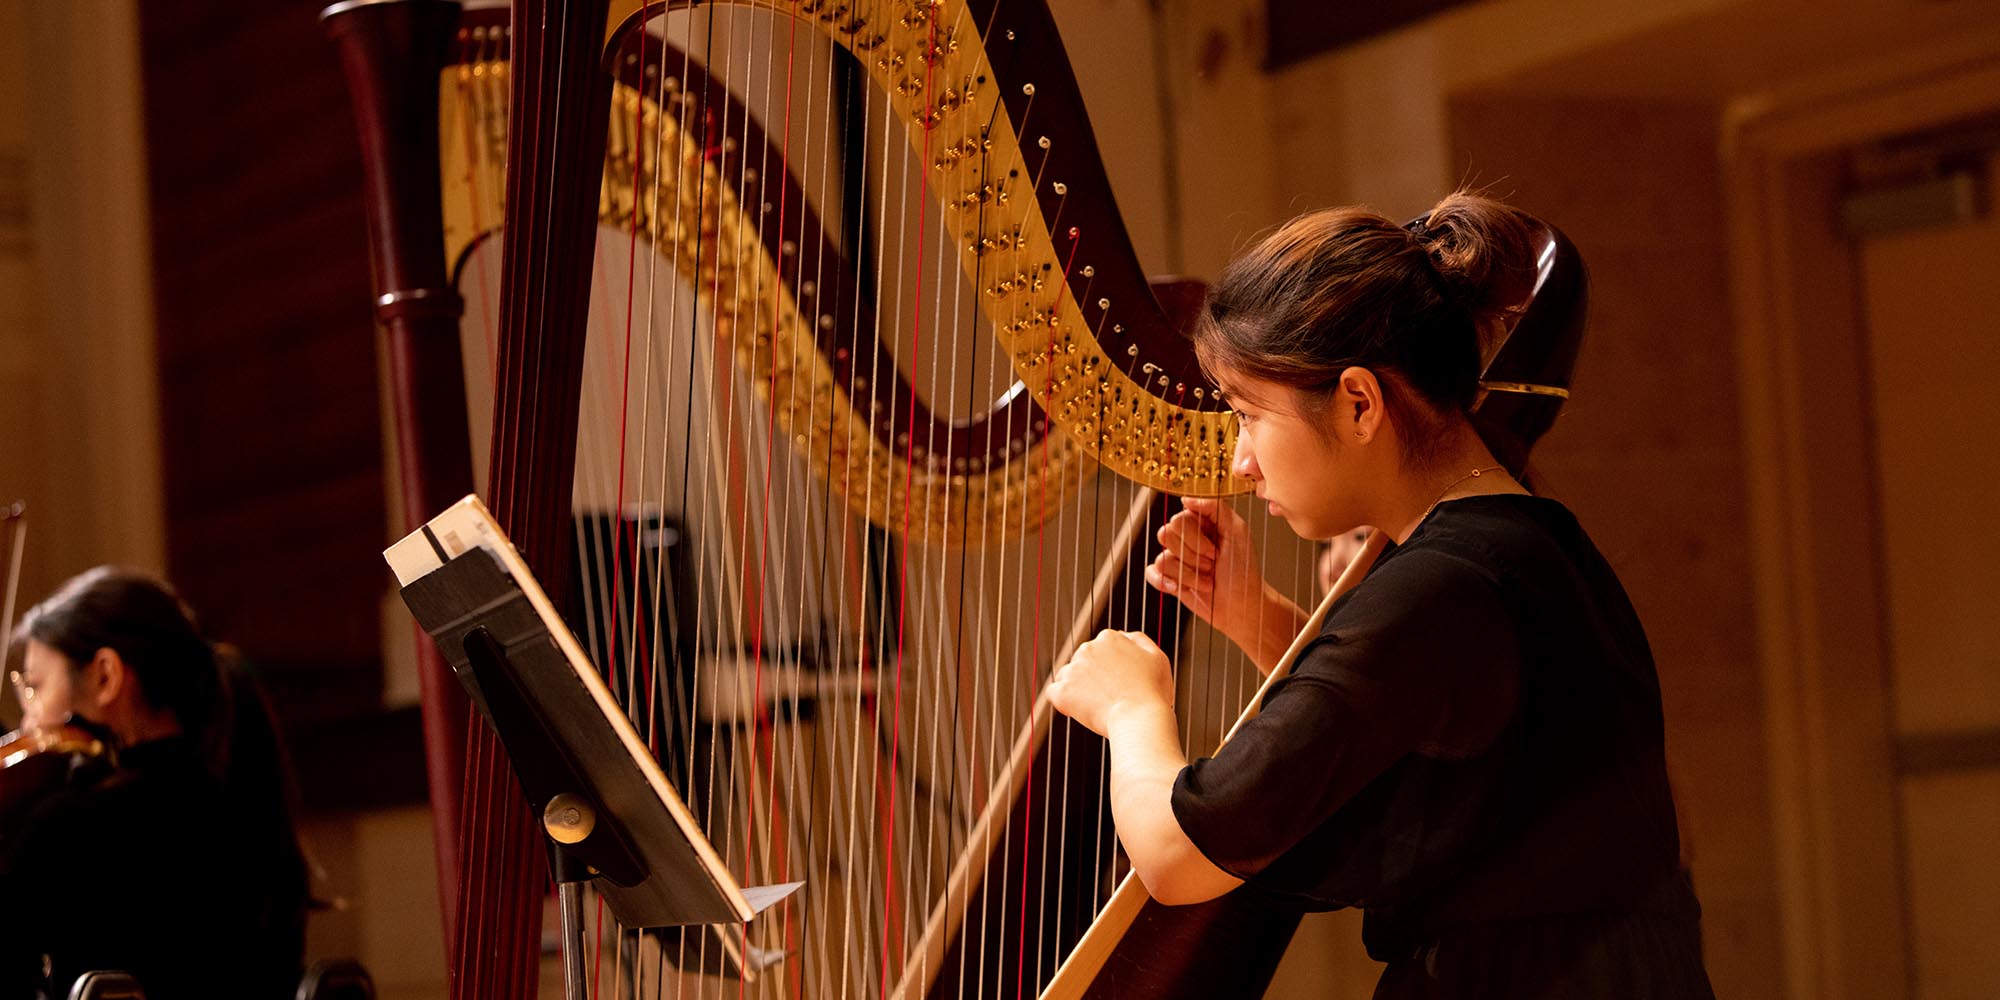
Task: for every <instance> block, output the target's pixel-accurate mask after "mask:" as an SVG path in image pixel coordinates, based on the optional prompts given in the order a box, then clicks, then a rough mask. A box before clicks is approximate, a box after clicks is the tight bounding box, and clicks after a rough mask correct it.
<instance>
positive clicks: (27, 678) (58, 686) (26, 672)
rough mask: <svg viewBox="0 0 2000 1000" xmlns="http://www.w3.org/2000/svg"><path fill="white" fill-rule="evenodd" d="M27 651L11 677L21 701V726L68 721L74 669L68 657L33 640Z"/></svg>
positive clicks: (47, 726)
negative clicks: (19, 666)
mask: <svg viewBox="0 0 2000 1000" xmlns="http://www.w3.org/2000/svg"><path fill="white" fill-rule="evenodd" d="M25 653H26V655H25V656H23V657H22V660H21V669H19V670H16V671H14V673H13V674H12V676H11V678H10V679H11V680H12V681H13V682H14V696H15V697H16V698H19V699H20V701H21V728H23V729H53V728H55V727H57V726H60V725H62V724H63V723H65V722H67V721H68V720H69V714H70V710H71V709H70V703H71V685H72V681H73V679H74V678H75V676H76V674H75V671H74V670H73V669H72V667H71V664H70V662H69V659H68V658H67V657H65V656H63V655H62V654H61V653H59V652H57V651H56V650H55V649H53V648H51V647H49V646H45V645H43V644H41V643H39V642H36V641H35V640H33V639H29V640H28V645H27V649H26V650H25Z"/></svg>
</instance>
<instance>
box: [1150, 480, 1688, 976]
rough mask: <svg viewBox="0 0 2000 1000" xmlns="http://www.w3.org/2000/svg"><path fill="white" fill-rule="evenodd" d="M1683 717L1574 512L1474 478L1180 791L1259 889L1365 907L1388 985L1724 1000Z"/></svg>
mask: <svg viewBox="0 0 2000 1000" xmlns="http://www.w3.org/2000/svg"><path fill="white" fill-rule="evenodd" d="M1662 729H1663V725H1662V719H1661V713H1660V693H1659V683H1658V679H1657V677H1656V675H1655V672H1654V666H1653V659H1652V653H1651V650H1650V648H1649V647H1648V645H1647V643H1646V637H1645V633H1644V631H1643V630H1642V629H1641V627H1640V624H1639V620H1638V616H1637V615H1636V614H1635V613H1634V611H1633V609H1632V606H1631V603H1630V601H1629V600H1628V599H1627V598H1626V596H1625V592H1624V589H1623V587H1621V586H1620V585H1619V583H1618V579H1617V577H1616V576H1615V575H1614V574H1613V573H1612V571H1611V568H1610V566H1609V565H1608V564H1607V563H1606V562H1605V561H1604V559H1603V557H1602V556H1601V555H1600V554H1599V553H1598V552H1597V550H1596V548H1595V546H1593V545H1592V544H1591V542H1590V540H1589V538H1588V537H1587V536H1586V535H1585V534H1584V532H1583V530H1582V528H1581V527H1580V526H1578V524H1577V522H1576V520H1575V518H1574V517H1572V516H1571V515H1570V513H1569V511H1568V510H1567V509H1566V508H1564V507H1563V506H1562V505H1561V504H1559V503H1557V502H1555V501H1552V500H1548V499H1543V498H1538V497H1528V496H1518V495H1493V496H1479V497H1468V498H1465V499H1461V500H1455V501H1450V502H1447V503H1444V504H1440V505H1439V506H1438V508H1437V509H1436V510H1435V511H1434V512H1433V513H1432V514H1431V515H1430V516H1429V517H1428V518H1426V519H1425V520H1424V522H1423V523H1422V524H1420V525H1419V526H1418V528H1417V529H1416V531H1415V532H1413V533H1412V534H1411V536H1410V537H1409V539H1408V540H1407V541H1405V542H1404V543H1403V544H1402V545H1401V546H1398V547H1395V548H1393V549H1391V550H1390V551H1389V552H1387V553H1386V554H1384V555H1383V556H1382V558H1381V559H1380V560H1378V561H1377V563H1376V565H1375V567H1374V568H1373V570H1372V571H1370V573H1369V574H1368V576H1367V577H1366V578H1365V579H1364V580H1363V581H1362V583H1361V584H1360V585H1359V586H1357V587H1356V588H1355V589H1354V590H1353V591H1352V592H1351V593H1349V594H1348V595H1346V596H1345V597H1343V598H1342V599H1341V600H1340V601H1339V602H1337V603H1336V604H1335V606H1334V608H1333V609H1332V611H1331V613H1329V614H1328V616H1327V619H1326V621H1325V624H1324V626H1323V627H1322V629H1321V631H1320V634H1319V635H1318V636H1317V637H1316V638H1315V639H1314V640H1313V641H1312V643H1311V644H1310V645H1309V646H1307V647H1306V649H1305V651H1304V652H1303V654H1302V655H1301V656H1300V657H1299V659H1298V661H1297V663H1296V664H1295V666H1294V669H1293V672H1292V675H1291V676H1290V677H1288V678H1286V679H1284V680H1282V681H1280V682H1279V683H1278V684H1276V685H1274V686H1273V689H1272V690H1271V692H1270V693H1269V695H1268V696H1267V697H1266V699H1265V702H1264V707H1263V711H1262V713H1261V714H1260V715H1259V716H1258V717H1257V718H1256V719H1255V720H1253V721H1251V722H1250V723H1249V724H1247V725H1245V726H1244V727H1243V728H1242V729H1241V730H1240V731H1239V732H1238V733H1237V734H1236V736H1235V737H1234V738H1233V739H1231V740H1230V741H1229V743H1228V744H1227V745H1226V746H1224V747H1223V748H1222V749H1221V750H1220V751H1219V752H1218V753H1217V754H1216V755H1215V756H1214V757H1210V758H1203V759H1201V760H1198V761H1196V762H1195V763H1193V764H1192V765H1190V766H1189V767H1188V768H1187V769H1186V770H1184V771H1182V772H1181V774H1180V777H1179V779H1178V780H1177V781H1176V783H1175V785H1174V791H1173V809H1174V814H1175V816H1176V817H1177V818H1178V819H1179V821H1180V824H1181V828H1182V830H1184V831H1185V832H1186V833H1187V835H1188V837H1189V839H1191V840H1192V841H1193V842H1194V844H1195V846H1196V847H1198V848H1200V849H1201V851H1202V853H1203V854H1205V855H1207V857H1208V858H1209V860H1211V861H1213V862H1214V863H1215V864H1216V865H1218V866H1219V867H1221V868H1222V869H1224V870H1225V871H1228V872H1230V873H1231V874H1234V875H1236V876H1238V877H1240V878H1243V879H1245V880H1246V881H1247V882H1248V883H1249V885H1250V886H1251V887H1252V891H1256V892H1259V893H1263V894H1267V895H1271V896H1274V897H1277V898H1280V899H1282V900H1286V901H1289V902H1291V903H1294V904H1296V905H1298V906H1300V907H1302V908H1306V909H1332V908H1339V907H1347V906H1358V907H1362V908H1364V910H1365V911H1366V915H1365V917H1364V921H1363V932H1362V933H1363V938H1364V941H1365V942H1366V943H1367V945H1368V949H1369V952H1370V954H1371V955H1373V956H1374V957H1376V958H1377V959H1379V960H1382V961H1386V962H1389V963H1390V967H1389V970H1388V971H1387V973H1385V976H1384V979H1383V984H1382V987H1381V989H1380V990H1379V991H1378V993H1377V995H1378V996H1445V995H1450V996H1467V997H1470V996H1481V997H1498V996H1554V995H1565V996H1567V995H1578V996H1592V995H1599V994H1598V993H1597V992H1595V991H1596V990H1598V989H1616V988H1618V987H1617V984H1618V983H1621V982H1622V983H1628V984H1644V985H1645V989H1643V990H1639V992H1628V993H1623V994H1619V995H1629V996H1658V997H1705V996H1708V995H1710V994H1709V991H1708V986H1707V979H1706V976H1705V974H1703V973H1702V972H1701V960H1700V943H1699V936H1698V932H1697V930H1696V919H1697V918H1696V914H1697V912H1698V911H1697V908H1696V906H1695V903H1694V897H1693V893H1692V890H1691V888H1690V887H1689V883H1688V880H1687V879H1686V877H1685V875H1684V873H1682V872H1681V871H1680V869H1679V836H1678V832H1677V830H1676V826H1675V821H1674V810H1673V799H1672V794H1671V792H1670V791H1669V789H1668V786H1667V776H1666V765H1665V756H1664V739H1663V733H1662ZM1572 987H1574V988H1576V989H1580V990H1584V992H1578V993H1574V994H1571V993H1569V992H1565V990H1568V989H1570V988H1572ZM1632 988H1633V989H1638V986H1637V985H1633V986H1632ZM1603 995H1611V994H1609V993H1606V994H1603Z"/></svg>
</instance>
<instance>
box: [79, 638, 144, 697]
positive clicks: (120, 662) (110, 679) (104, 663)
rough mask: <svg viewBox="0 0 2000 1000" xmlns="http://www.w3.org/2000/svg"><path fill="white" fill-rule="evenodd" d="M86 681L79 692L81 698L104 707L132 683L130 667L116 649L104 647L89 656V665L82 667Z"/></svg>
mask: <svg viewBox="0 0 2000 1000" xmlns="http://www.w3.org/2000/svg"><path fill="white" fill-rule="evenodd" d="M84 674H85V676H86V677H87V678H88V683H86V684H85V685H84V690H83V691H82V692H81V694H82V696H83V700H85V701H88V702H89V703H90V704H91V705H93V706H95V707H97V708H105V707H108V706H110V705H111V704H112V703H113V702H115V701H117V700H118V699H119V697H120V696H121V695H123V694H124V693H125V689H126V687H127V686H129V685H130V684H131V683H132V668H131V667H130V666H129V665H127V664H126V662H125V658H124V657H123V656H120V655H118V651H117V650H115V649H112V648H110V647H108V646H107V647H105V648H103V649H100V650H98V651H97V655H96V656H93V657H91V658H90V665H89V666H88V667H85V668H84Z"/></svg>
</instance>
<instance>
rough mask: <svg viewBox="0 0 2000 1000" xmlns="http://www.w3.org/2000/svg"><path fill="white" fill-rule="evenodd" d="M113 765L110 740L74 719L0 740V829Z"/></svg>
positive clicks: (91, 779)
mask: <svg viewBox="0 0 2000 1000" xmlns="http://www.w3.org/2000/svg"><path fill="white" fill-rule="evenodd" d="M116 766H117V754H116V753H115V752H114V750H113V748H112V743H111V740H110V739H109V738H108V737H107V736H106V735H105V734H104V733H102V732H100V731H98V730H96V729H94V728H92V727H90V726H89V725H88V724H85V723H80V722H77V721H74V720H73V721H70V722H66V723H64V724H62V725H60V726H55V727H53V728H43V729H26V728H22V729H16V730H14V731H13V732H11V733H8V734H6V735H5V736H0V829H9V828H11V827H12V826H13V821H14V820H16V819H18V818H19V817H20V816H21V815H22V814H24V813H25V812H26V811H27V810H28V809H30V808H32V807H33V806H34V804H35V803H37V802H39V801H41V800H42V799H43V798H45V797H47V796H48V795H49V794H50V793H52V792H56V791H60V790H61V789H64V788H71V787H75V786H77V785H78V784H83V783H89V782H92V781H95V780H96V779H97V778H99V777H102V776H103V775H105V774H108V773H110V771H111V770H112V769H113V768H114V767H116Z"/></svg>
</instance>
